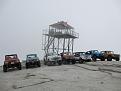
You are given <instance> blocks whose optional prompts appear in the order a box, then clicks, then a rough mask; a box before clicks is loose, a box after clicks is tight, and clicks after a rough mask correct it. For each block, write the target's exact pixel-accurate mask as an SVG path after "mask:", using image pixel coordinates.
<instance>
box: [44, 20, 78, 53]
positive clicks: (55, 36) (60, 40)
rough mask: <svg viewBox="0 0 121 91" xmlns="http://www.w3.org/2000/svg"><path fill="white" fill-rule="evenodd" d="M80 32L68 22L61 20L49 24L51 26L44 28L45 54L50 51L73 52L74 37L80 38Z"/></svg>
mask: <svg viewBox="0 0 121 91" xmlns="http://www.w3.org/2000/svg"><path fill="white" fill-rule="evenodd" d="M78 37H79V34H78V33H76V32H74V28H73V27H72V26H70V25H69V24H67V22H64V21H60V22H57V23H54V24H51V25H49V28H48V29H46V30H43V38H42V44H43V50H44V51H45V54H47V53H50V52H56V53H57V54H59V53H60V52H61V53H62V52H63V53H64V52H71V53H73V45H74V39H76V38H78Z"/></svg>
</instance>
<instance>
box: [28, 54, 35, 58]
mask: <svg viewBox="0 0 121 91" xmlns="http://www.w3.org/2000/svg"><path fill="white" fill-rule="evenodd" d="M35 57H37V55H36V54H31V55H27V58H35Z"/></svg>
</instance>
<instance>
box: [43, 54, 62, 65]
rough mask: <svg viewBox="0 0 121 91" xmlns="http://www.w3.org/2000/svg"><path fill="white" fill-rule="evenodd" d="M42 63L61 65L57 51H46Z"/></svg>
mask: <svg viewBox="0 0 121 91" xmlns="http://www.w3.org/2000/svg"><path fill="white" fill-rule="evenodd" d="M44 64H45V65H56V64H58V65H61V64H62V58H61V55H59V54H57V53H55V52H54V53H53V52H52V53H48V54H46V55H45V56H44Z"/></svg>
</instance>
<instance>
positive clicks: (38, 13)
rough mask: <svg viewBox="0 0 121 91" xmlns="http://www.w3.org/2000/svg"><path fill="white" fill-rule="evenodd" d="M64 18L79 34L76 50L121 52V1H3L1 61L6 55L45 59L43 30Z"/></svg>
mask: <svg viewBox="0 0 121 91" xmlns="http://www.w3.org/2000/svg"><path fill="white" fill-rule="evenodd" d="M62 20H64V21H66V22H68V23H69V24H70V25H72V26H73V27H74V28H75V31H76V32H78V33H79V34H80V36H79V39H77V40H75V51H87V50H90V49H99V50H114V51H115V52H116V53H121V42H120V39H121V0H0V64H3V61H4V55H5V54H13V53H17V54H18V56H19V57H20V59H21V60H22V59H25V58H26V54H29V53H37V54H38V55H39V57H40V58H42V52H43V51H42V50H41V39H42V36H41V35H42V29H45V28H48V25H50V24H53V23H55V22H57V21H62Z"/></svg>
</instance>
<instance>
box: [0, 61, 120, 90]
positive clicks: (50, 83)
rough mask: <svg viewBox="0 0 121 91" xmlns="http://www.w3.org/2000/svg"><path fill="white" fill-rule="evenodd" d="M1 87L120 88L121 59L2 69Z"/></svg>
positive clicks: (0, 72)
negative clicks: (3, 70) (7, 70)
mask: <svg viewBox="0 0 121 91" xmlns="http://www.w3.org/2000/svg"><path fill="white" fill-rule="evenodd" d="M0 91H121V61H119V62H116V61H112V62H107V61H104V62H101V61H98V62H89V63H85V64H75V65H61V66H42V67H40V68H31V69H22V70H20V71H18V70H10V71H9V72H7V73H3V72H2V69H1V70H0Z"/></svg>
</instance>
